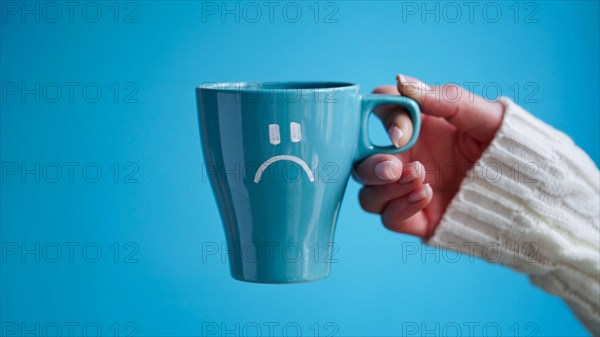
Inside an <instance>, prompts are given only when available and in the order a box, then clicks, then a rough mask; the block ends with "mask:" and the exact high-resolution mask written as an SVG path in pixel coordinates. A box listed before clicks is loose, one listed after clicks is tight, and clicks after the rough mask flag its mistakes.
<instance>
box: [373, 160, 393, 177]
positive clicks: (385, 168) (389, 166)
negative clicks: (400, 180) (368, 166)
mask: <svg viewBox="0 0 600 337" xmlns="http://www.w3.org/2000/svg"><path fill="white" fill-rule="evenodd" d="M375 175H376V176H377V177H378V178H379V179H381V180H395V179H396V175H395V174H394V163H393V162H392V161H391V160H386V161H382V162H381V163H379V164H377V165H375Z"/></svg>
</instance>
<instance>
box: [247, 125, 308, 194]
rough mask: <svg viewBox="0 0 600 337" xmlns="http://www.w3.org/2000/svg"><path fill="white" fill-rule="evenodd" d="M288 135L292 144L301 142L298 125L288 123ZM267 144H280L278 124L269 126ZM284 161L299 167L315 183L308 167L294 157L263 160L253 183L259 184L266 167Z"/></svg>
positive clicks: (285, 156) (276, 157)
mask: <svg viewBox="0 0 600 337" xmlns="http://www.w3.org/2000/svg"><path fill="white" fill-rule="evenodd" d="M290 135H291V137H290V138H291V140H292V142H293V143H298V142H299V141H301V140H302V131H301V128H300V124H298V123H295V122H291V123H290ZM269 142H270V143H271V144H273V145H277V144H279V143H281V136H280V134H279V124H269ZM285 160H287V161H291V162H293V163H296V164H298V165H300V167H301V168H302V169H303V170H304V172H305V173H306V175H307V176H308V180H310V181H311V182H314V181H315V177H314V175H313V173H312V171H311V170H310V168H309V167H308V164H306V162H305V161H304V160H302V159H301V158H299V157H296V156H290V155H279V156H274V157H271V158H269V159H267V160H265V162H264V163H262V164H261V165H260V167H259V168H258V170H257V171H256V175H254V183H256V184H258V183H259V182H260V179H261V178H262V175H263V172H264V171H265V170H266V169H267V167H269V165H271V164H273V163H275V162H278V161H285Z"/></svg>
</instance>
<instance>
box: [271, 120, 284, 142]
mask: <svg viewBox="0 0 600 337" xmlns="http://www.w3.org/2000/svg"><path fill="white" fill-rule="evenodd" d="M269 143H271V144H273V145H277V144H279V143H281V136H279V125H278V124H269Z"/></svg>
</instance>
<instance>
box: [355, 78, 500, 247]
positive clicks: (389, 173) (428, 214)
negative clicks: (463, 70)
mask: <svg viewBox="0 0 600 337" xmlns="http://www.w3.org/2000/svg"><path fill="white" fill-rule="evenodd" d="M396 80H397V86H381V87H378V88H377V89H375V90H374V91H373V93H376V94H387V95H399V94H401V95H403V96H407V97H410V98H412V99H414V100H415V101H417V103H418V104H419V106H420V107H421V110H422V115H421V119H422V122H421V124H422V126H421V134H420V136H419V139H418V141H417V143H416V144H415V145H414V146H413V147H412V148H411V149H410V150H408V151H406V152H403V153H401V154H398V155H388V154H376V155H373V156H371V157H369V158H367V159H365V160H363V161H362V162H360V163H358V164H357V165H356V166H355V168H354V172H353V175H354V177H355V179H356V180H358V181H359V182H360V183H362V184H364V185H365V186H364V187H363V188H362V189H361V191H360V194H359V200H360V204H361V206H362V208H363V209H364V210H365V211H367V212H370V213H377V214H381V219H382V222H383V224H384V225H385V227H387V228H388V229H390V230H392V231H395V232H399V233H406V234H411V235H415V236H418V237H421V238H425V239H426V238H429V237H431V236H432V235H433V233H434V232H435V229H436V227H437V225H438V224H439V222H440V220H441V218H442V216H443V215H444V212H445V210H446V208H447V207H448V205H449V204H450V201H452V199H453V198H454V196H455V195H456V194H457V192H458V190H459V187H460V185H461V183H462V181H463V179H464V178H465V177H466V174H467V172H468V170H469V169H470V168H471V167H472V166H473V165H474V163H475V162H476V161H477V160H478V159H479V158H480V157H481V155H482V154H483V151H485V149H486V148H487V147H488V145H489V144H490V142H491V141H492V139H493V138H494V135H495V134H496V131H497V130H498V129H499V128H500V125H501V124H502V117H503V111H504V107H503V105H502V104H501V103H500V102H490V101H487V100H485V99H484V98H482V97H479V96H477V95H474V94H472V93H470V92H468V91H466V90H465V89H463V88H461V87H459V86H457V85H444V86H439V87H430V86H428V85H427V84H425V83H423V82H421V81H419V80H417V79H414V78H411V77H408V76H403V75H398V76H397V77H396ZM375 113H376V114H377V115H378V116H379V118H380V119H381V120H382V121H383V124H384V126H385V127H386V129H387V130H388V133H389V136H390V139H391V140H392V143H393V144H394V145H395V146H397V147H400V146H403V145H405V144H406V143H407V142H408V140H409V139H410V137H411V135H412V132H413V129H412V124H411V121H410V118H409V117H408V114H407V113H406V112H405V111H402V110H401V109H400V108H398V107H397V106H381V107H379V108H378V109H376V110H375ZM449 172H450V173H449ZM426 181H430V182H429V183H426Z"/></svg>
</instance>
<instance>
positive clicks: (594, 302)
mask: <svg viewBox="0 0 600 337" xmlns="http://www.w3.org/2000/svg"><path fill="white" fill-rule="evenodd" d="M501 102H502V103H503V104H504V106H505V115H504V121H503V124H502V126H501V128H500V129H499V131H498V132H497V134H496V136H495V138H494V140H493V141H492V143H491V144H490V146H489V147H488V148H487V149H486V151H485V152H484V153H483V155H482V157H481V158H480V159H479V161H478V162H477V163H476V164H475V166H474V167H473V169H471V171H470V172H469V175H468V176H467V177H466V178H465V179H464V181H463V182H462V185H461V187H460V190H459V192H458V194H457V195H456V197H455V198H454V199H453V200H452V202H451V204H450V206H449V207H448V209H447V210H446V213H445V214H444V216H443V218H442V220H441V222H440V224H439V226H438V228H437V229H436V232H435V234H434V236H433V237H432V238H431V239H430V240H429V242H428V243H429V244H431V245H435V246H439V247H441V248H447V249H452V250H457V251H460V252H463V253H466V254H472V255H476V256H479V257H481V258H483V259H486V260H488V261H494V262H498V263H501V264H504V265H507V266H509V267H511V268H513V269H515V270H518V271H520V272H523V273H526V274H528V275H529V278H530V280H531V281H532V283H534V284H535V285H537V286H539V287H541V288H543V289H544V290H546V291H547V292H550V293H552V294H556V295H558V296H559V297H561V298H562V299H563V300H564V301H565V302H566V303H567V304H568V305H569V306H570V308H571V309H572V310H573V312H574V313H575V315H576V316H577V318H578V319H579V320H580V321H581V322H582V323H583V324H584V325H585V326H586V328H587V329H588V330H589V331H590V332H591V333H592V334H593V335H594V336H598V335H600V303H599V302H600V232H599V217H600V199H599V185H600V172H599V171H598V168H597V167H596V165H595V164H594V162H593V161H592V160H591V159H590V158H589V157H588V155H587V154H586V153H585V152H583V151H582V150H581V149H580V148H578V147H577V146H576V145H575V144H574V143H573V141H572V140H571V139H570V138H569V137H567V136H566V135H565V134H564V133H562V132H560V131H558V130H556V129H554V128H552V127H551V126H549V125H547V124H545V123H543V122H542V121H540V120H538V119H537V118H535V117H534V116H532V115H530V114H529V113H527V112H526V111H524V110H523V109H522V108H521V107H519V106H518V105H516V104H515V103H513V102H512V101H511V100H509V99H507V98H502V99H501Z"/></svg>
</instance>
